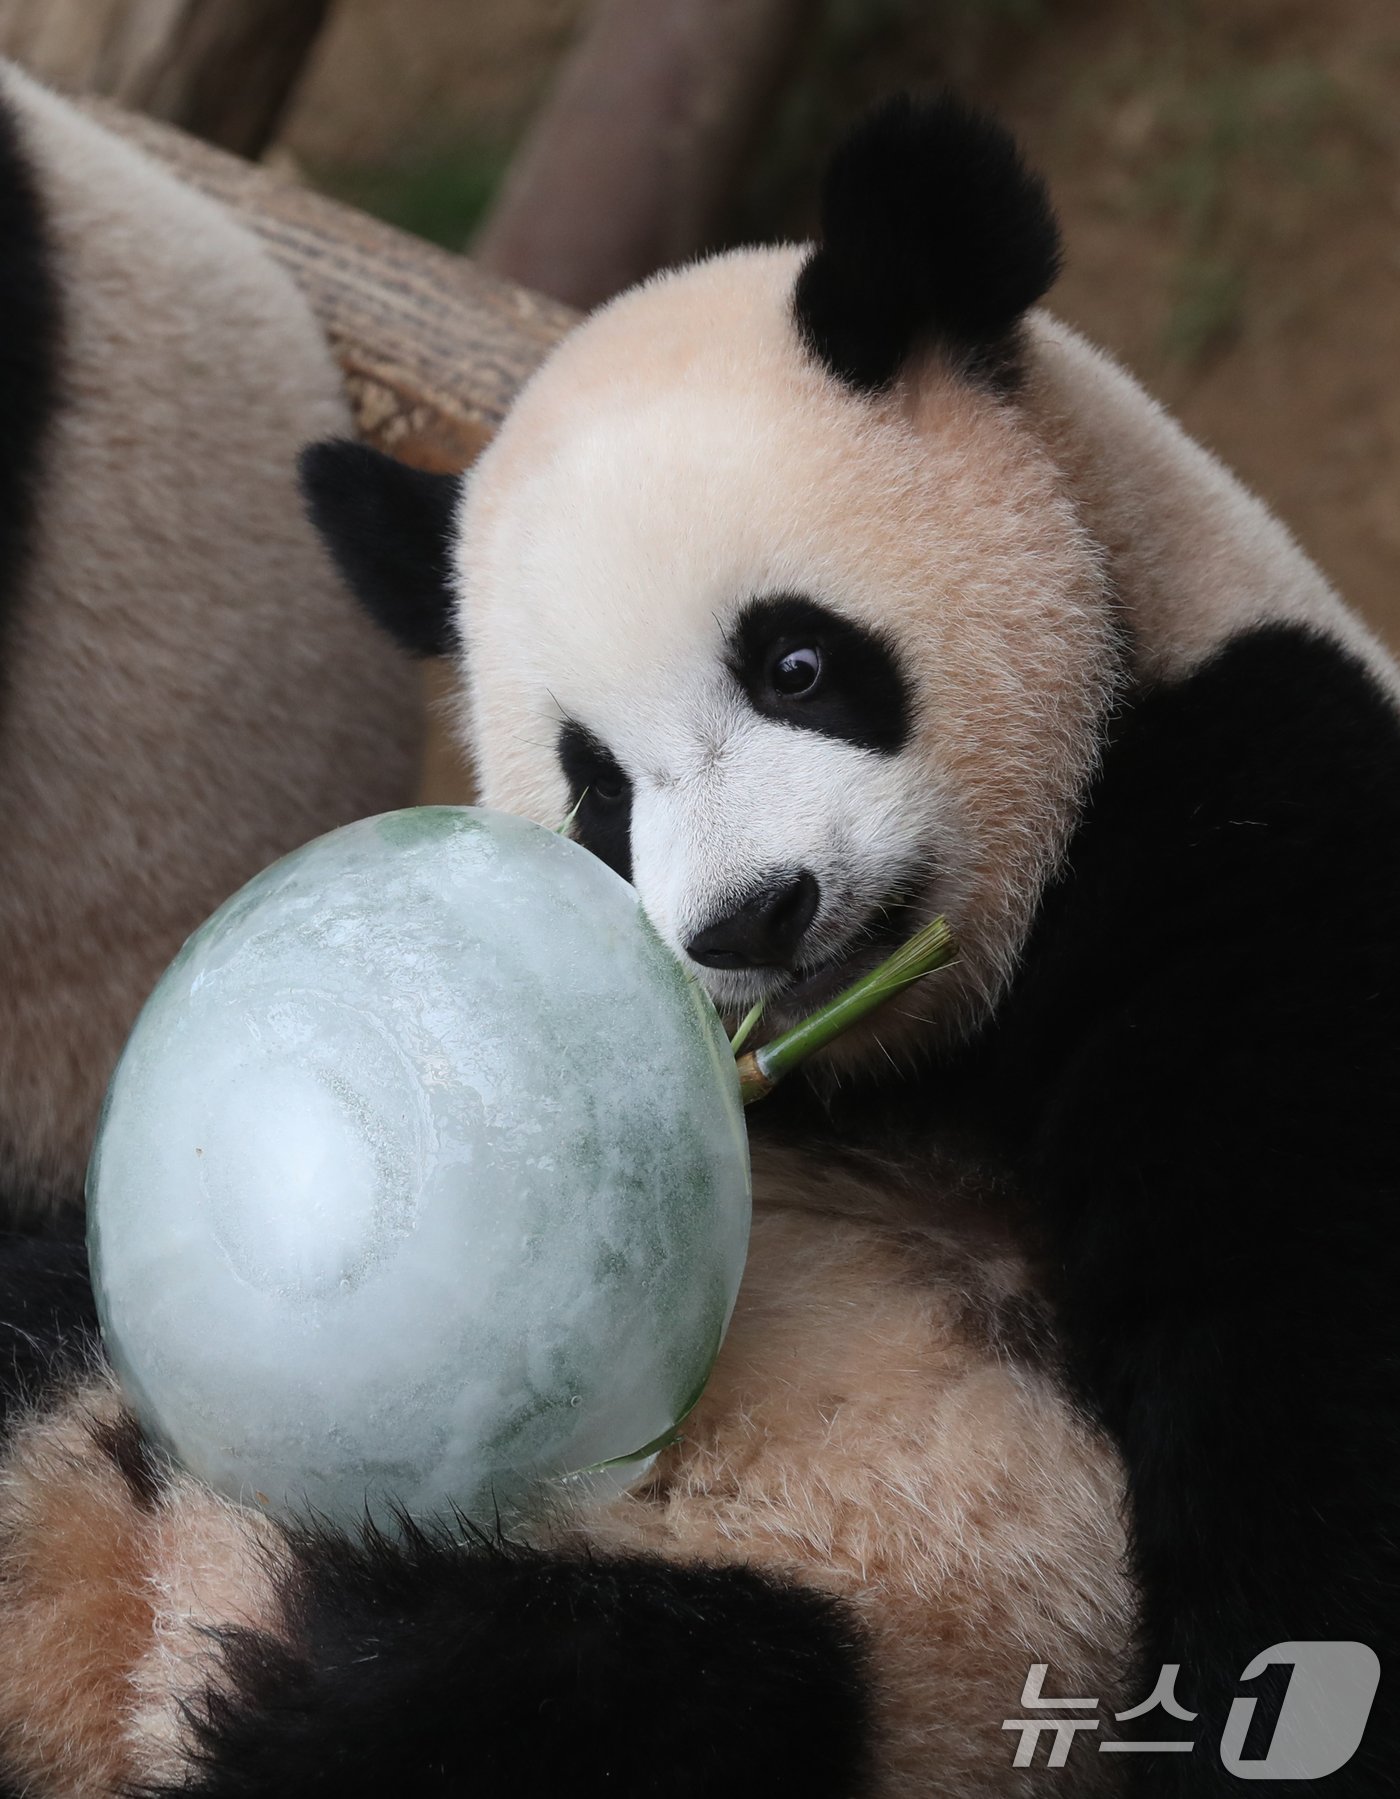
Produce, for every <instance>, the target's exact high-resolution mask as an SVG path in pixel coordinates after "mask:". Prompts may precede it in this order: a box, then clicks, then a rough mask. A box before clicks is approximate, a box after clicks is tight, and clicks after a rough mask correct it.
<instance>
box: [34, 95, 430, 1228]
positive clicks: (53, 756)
mask: <svg viewBox="0 0 1400 1799" xmlns="http://www.w3.org/2000/svg"><path fill="white" fill-rule="evenodd" d="M0 110H2V111H3V118H4V143H3V155H4V163H5V168H4V171H3V173H4V187H5V194H6V199H5V209H6V210H5V214H4V217H3V219H0V232H3V233H4V249H5V255H6V268H5V277H4V287H3V290H0V306H3V308H4V310H5V314H6V316H5V341H4V350H3V357H4V363H3V373H4V378H5V381H6V398H7V400H8V399H9V397H10V393H11V391H12V390H13V391H14V392H16V393H23V394H24V395H25V396H26V399H27V403H26V404H25V405H23V407H22V408H16V410H15V411H14V412H12V413H11V414H10V419H9V427H8V436H7V439H6V444H5V462H4V468H3V486H4V495H5V497H4V514H3V524H4V536H5V556H4V563H3V567H0V579H3V583H4V591H3V594H0V681H2V682H3V697H0V844H3V846H4V847H3V864H0V866H2V867H3V874H0V969H3V970H4V979H3V980H0V1205H3V1217H4V1218H5V1219H7V1220H9V1221H11V1222H13V1221H15V1220H17V1219H18V1220H21V1221H24V1222H26V1223H35V1222H42V1221H43V1220H44V1219H46V1218H47V1219H52V1218H54V1216H55V1215H56V1214H58V1213H61V1212H67V1214H68V1216H69V1217H70V1219H71V1218H74V1217H76V1216H77V1212H78V1209H79V1207H80V1205H81V1198H82V1183H83V1175H84V1170H85V1167H86V1161H87V1151H88V1146H89V1143H90V1140H91V1134H92V1128H93V1124H94V1122H95V1119H96V1115H97V1107H98V1105H99V1103H100V1101H101V1097H102V1093H103V1091H104V1089H105V1087H106V1083H107V1077H108V1074H109V1073H110V1071H111V1068H112V1065H113V1063H114V1061H115V1058H116V1053H117V1051H118V1049H119V1048H120V1046H121V1043H122V1040H123V1038H124V1036H125V1034H126V1031H127V1030H128V1028H129V1027H130V1025H131V1022H132V1020H133V1018H134V1017H135V1014H136V1011H137V1008H138V1007H139V1006H140V1004H141V1002H142V1000H143V999H144V998H145V996H146V993H147V992H148V991H149V989H150V987H151V986H152V984H153V983H154V980H155V977H156V976H157V975H158V974H159V972H160V970H161V969H162V968H163V967H164V966H165V964H166V962H167V961H168V960H169V959H170V957H171V955H172V954H173V953H174V951H175V950H176V949H177V948H178V946H179V944H180V943H181V941H182V940H183V939H184V937H185V936H186V935H187V934H188V933H189V931H190V930H191V929H192V928H193V927H194V925H195V924H197V923H198V922H199V921H200V920H201V919H202V918H203V917H204V916H205V915H206V914H207V913H208V912H210V911H212V910H213V908H214V907H215V906H216V905H217V904H218V903H219V902H220V901H221V900H222V899H223V898H225V897H226V896H227V895H228V894H229V893H230V892H232V891H233V890H234V888H236V887H237V886H239V885H240V884H241V883H242V882H243V881H245V880H246V879H248V877H249V876H250V875H252V874H253V873H255V872H256V871H257V870H258V869H259V868H261V867H263V866H264V865H265V864H266V863H267V862H268V861H270V860H273V859H275V858H276V857H277V856H279V855H281V854H283V853H285V852H286V851H287V850H288V849H291V848H293V847H294V846H295V845H297V844H299V843H302V842H304V841H305V840H306V839H307V838H308V837H312V836H315V835H316V834H317V833H318V832H319V831H322V830H326V829H328V828H329V827H330V826H331V825H334V824H339V823H342V822H343V821H344V820H346V819H348V818H351V817H354V816H356V815H358V814H359V813H361V812H363V811H366V810H369V811H373V810H378V809H382V808H384V807H386V806H389V805H392V804H396V803H402V801H403V800H404V798H405V797H406V796H407V795H408V794H409V793H410V792H411V789H412V783H413V780H414V778H415V757H416V750H417V732H418V728H419V726H418V715H417V706H416V696H415V692H414V684H413V681H412V676H411V673H410V672H409V671H406V670H405V669H404V668H403V667H402V665H401V664H399V663H397V662H396V661H395V660H394V659H393V658H392V657H389V656H386V654H385V652H384V647H383V644H382V642H380V641H378V640H376V638H375V635H374V633H373V632H372V631H371V630H369V629H368V628H367V627H366V626H365V624H364V623H363V621H361V620H360V619H357V618H350V617H347V616H346V610H345V605H344V598H343V594H342V592H341V590H340V588H339V586H338V584H337V582H336V580H335V577H334V572H333V570H332V569H331V568H330V566H329V565H328V564H327V562H326V559H325V557H324V555H323V553H322V552H321V551H320V549H319V546H318V545H317V544H316V542H315V540H314V537H313V535H312V533H311V532H310V530H309V528H308V527H307V525H306V523H305V520H304V518H303V517H302V516H301V515H300V512H299V508H298V503H297V496H296V489H295V485H294V480H293V473H292V471H293V468H294V464H295V458H296V453H297V449H298V447H299V445H300V444H301V443H302V442H304V441H305V438H306V434H307V432H308V431H316V430H320V429H326V430H330V431H343V430H345V429H346V428H347V424H348V418H347V412H346V407H345V403H344V400H343V398H342V396H341V392H340V383H339V378H338V375H337V372H336V370H335V367H334V364H333V363H332V361H331V358H330V355H329V352H328V351H327V349H326V346H325V343H324V340H323V339H322V337H321V335H320V332H319V329H318V327H317V326H316V324H315V322H314V320H313V319H312V317H311V315H310V312H309V310H308V308H307V307H306V305H305V303H304V301H303V300H302V299H301V297H300V296H299V295H298V294H297V292H296V290H295V288H294V287H293V286H292V284H291V282H290V280H289V279H288V277H287V276H286V275H284V274H283V273H282V272H281V271H280V270H279V269H278V268H277V267H276V265H275V264H274V263H273V262H272V261H271V259H270V257H269V256H268V255H267V254H266V252H265V251H264V250H263V249H262V248H261V247H260V246H259V245H258V244H257V243H256V242H255V241H254V240H253V239H252V237H251V236H250V235H249V234H248V233H247V232H246V231H244V230H242V229H241V228H239V227H238V226H237V225H235V224H234V223H233V222H232V221H231V220H230V219H228V218H227V217H226V216H225V215H224V214H223V213H222V212H221V211H220V210H219V209H218V208H217V207H216V206H214V205H212V204H210V203H209V202H207V201H205V200H203V199H201V198H200V197H198V196H197V195H195V194H193V193H191V192H190V191H189V190H188V189H186V188H183V187H181V186H180V184H179V183H178V182H176V181H174V180H173V179H172V178H171V177H170V176H168V175H166V174H164V173H163V172H161V171H158V170H157V169H155V168H154V167H153V166H151V165H150V164H149V163H148V162H146V161H145V159H143V158H142V157H141V156H139V155H138V154H136V153H135V152H134V151H132V150H131V149H129V148H128V147H127V146H125V145H124V144H122V143H120V142H119V141H118V140H116V139H115V138H113V137H112V136H111V135H110V134H109V133H107V132H105V131H103V130H101V129H100V128H99V127H98V126H97V125H95V124H93V123H92V122H91V121H90V120H88V119H85V118H84V117H82V115H81V114H79V113H77V112H76V111H74V109H73V108H72V107H71V106H69V105H68V104H66V103H65V102H63V101H60V100H59V99H57V98H56V97H55V96H53V95H51V94H48V93H46V92H45V91H44V90H43V89H41V88H39V87H38V86H36V85H35V84H34V83H33V82H31V81H28V80H27V79H26V78H24V77H23V76H21V75H20V74H18V73H17V72H16V71H14V70H13V69H8V68H4V69H0Z"/></svg>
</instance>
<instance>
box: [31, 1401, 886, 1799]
mask: <svg viewBox="0 0 1400 1799" xmlns="http://www.w3.org/2000/svg"><path fill="white" fill-rule="evenodd" d="M0 1604H2V1605H3V1612H4V1617H3V1630H0V1770H2V1771H0V1792H5V1793H6V1795H7V1799H8V1794H9V1793H10V1792H15V1793H23V1794H25V1795H26V1796H27V1799H37V1796H39V1795H54V1796H55V1799H57V1796H58V1795H63V1796H64V1799H75V1796H81V1799H105V1796H107V1795H116V1794H119V1793H126V1792H129V1791H131V1790H133V1789H138V1788H139V1790H140V1791H142V1792H143V1793H151V1794H156V1793H162V1794H163V1793H169V1794H171V1795H174V1794H175V1793H182V1794H189V1793H198V1794H202V1795H207V1796H212V1795H235V1794H236V1795H239V1796H240V1799H245V1796H249V1795H267V1796H269V1799H271V1796H274V1795H284V1794H285V1795H290V1794H297V1795H299V1796H300V1795H316V1794H322V1793H324V1794H327V1795H330V1794H335V1795H336V1796H337V1799H347V1796H349V1795H355V1794H376V1795H377V1794H386V1793H394V1794H398V1793H404V1792H413V1793H418V1794H427V1793H441V1794H444V1795H448V1794H459V1793H460V1794H466V1793H469V1792H476V1791H480V1790H488V1791H509V1792H511V1793H519V1794H533V1793H540V1794H545V1793H549V1794H556V1793H559V1792H561V1791H566V1790H575V1791H589V1792H591V1791H595V1790H600V1791H601V1790H607V1791H609V1792H616V1793H618V1794H626V1795H632V1794H636V1795H642V1794H650V1793H657V1794H660V1793H666V1794H674V1793H681V1794H694V1795H697V1799H698V1796H699V1795H701V1794H710V1793H715V1792H726V1793H735V1794H744V1793H752V1794H754V1795H758V1794H769V1793H775V1792H794V1793H796V1792H802V1793H811V1794H830V1795H833V1796H835V1795H848V1794H851V1793H854V1792H856V1791H858V1790H859V1789H860V1786H861V1769H862V1765H863V1758H864V1755H865V1730H864V1726H865V1704H866V1702H865V1690H864V1667H863V1650H862V1647H861V1633H860V1630H859V1628H858V1626H857V1625H856V1624H855V1623H854V1621H853V1620H852V1618H851V1617H850V1616H849V1615H848V1614H847V1613H846V1612H845V1610H844V1608H842V1607H841V1605H840V1604H839V1603H838V1602H836V1601H834V1600H832V1599H830V1598H828V1597H827V1596H825V1595H824V1594H822V1593H820V1592H818V1591H816V1590H815V1589H812V1588H807V1587H802V1586H799V1585H797V1584H796V1583H793V1582H789V1581H784V1580H781V1579H778V1578H774V1577H772V1576H771V1575H766V1574H764V1573H761V1572H758V1571H756V1570H751V1569H748V1568H745V1567H742V1566H728V1567H724V1568H710V1567H704V1566H689V1565H683V1564H677V1563H668V1562H665V1561H662V1560H661V1559H659V1558H656V1557H645V1556H639V1555H635V1554H632V1555H629V1554H602V1553H597V1552H594V1551H592V1550H590V1549H589V1547H588V1546H587V1545H585V1544H580V1545H579V1546H578V1547H576V1548H575V1549H574V1550H572V1551H571V1552H568V1553H565V1552H560V1551H558V1550H555V1551H542V1550H531V1549H523V1548H512V1547H506V1546H503V1545H499V1544H492V1543H490V1542H487V1541H484V1540H483V1541H479V1542H477V1541H472V1542H466V1543H464V1542H463V1541H462V1540H461V1538H460V1535H449V1534H443V1535H435V1534H411V1533H410V1534H407V1535H405V1536H404V1537H402V1538H396V1539H394V1540H392V1541H391V1540H389V1539H386V1538H381V1537H377V1536H373V1535H370V1536H367V1537H365V1538H363V1539H361V1540H353V1541H352V1540H351V1539H350V1538H348V1537H346V1536H342V1535H338V1534H333V1533H329V1532H327V1533H324V1534H321V1533H315V1532H307V1533H286V1532H283V1531H281V1530H279V1529H277V1528H276V1527H275V1526H273V1525H271V1524H269V1523H268V1522H267V1521H265V1520H263V1519H261V1518H259V1517H258V1516H256V1515H255V1514H252V1513H249V1512H247V1511H244V1510H242V1509H240V1508H238V1507H235V1506H233V1505H230V1504H229V1503H227V1502H226V1501H223V1500H221V1499H219V1498H217V1497H216V1496H214V1495H213V1494H211V1493H209V1492H208V1491H207V1490H206V1489H204V1488H202V1487H200V1486H199V1485H198V1484H197V1483H195V1482H193V1481H190V1480H188V1479H186V1478H183V1477H173V1476H171V1475H170V1474H169V1473H168V1472H167V1471H164V1470H162V1469H161V1467H160V1466H159V1464H158V1463H157V1462H156V1461H155V1460H154V1459H153V1458H152V1457H151V1456H150V1455H149V1453H148V1452H147V1451H146V1449H145V1448H144V1446H143V1445H142V1443H141V1440H140V1436H139V1432H138V1431H137V1429H136V1427H135V1425H134V1423H133V1422H132V1421H131V1420H130V1419H129V1417H127V1416H126V1415H125V1414H124V1413H123V1411H122V1409H121V1405H120V1401H119V1398H118V1396H117V1395H116V1393H115V1391H114V1390H113V1389H112V1387H111V1386H110V1384H109V1383H108V1382H106V1381H105V1379H98V1380H96V1381H94V1382H93V1383H91V1384H89V1385H88V1386H86V1387H85V1388H83V1389H82V1390H81V1391H76V1392H74V1393H73V1394H72V1395H71V1396H70V1397H69V1399H68V1400H67V1402H66V1403H65V1404H64V1405H62V1406H61V1407H59V1408H57V1409H55V1410H52V1411H50V1412H48V1413H44V1414H39V1415H35V1416H33V1417H31V1418H29V1419H28V1420H27V1421H25V1422H23V1423H21V1424H20V1426H19V1427H18V1429H17V1430H16V1432H15V1433H14V1435H13V1436H12V1439H11V1441H10V1444H9V1447H8V1452H7V1455H6V1458H5V1462H4V1465H3V1471H2V1472H0ZM7 1780H8V1782H10V1783H12V1784H11V1785H9V1786H7V1785H6V1784H5V1783H6V1781H7Z"/></svg>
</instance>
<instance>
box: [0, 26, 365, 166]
mask: <svg viewBox="0 0 1400 1799" xmlns="http://www.w3.org/2000/svg"><path fill="white" fill-rule="evenodd" d="M330 7H331V0H0V54H4V55H7V56H11V57H13V58H14V59H15V61H16V62H19V63H22V64H23V65H24V66H25V67H26V68H29V69H31V70H32V71H33V72H34V73H35V74H36V75H38V76H39V77H40V78H41V79H42V80H44V81H48V82H51V83H52V84H53V85H54V86H56V87H60V88H65V89H67V90H68V91H69V92H71V93H97V94H106V95H107V96H108V97H109V98H111V99H114V100H119V101H120V102H121V103H122V104H123V105H124V106H129V107H132V108H134V109H136V110H138V111H140V112H146V113H150V114H152V115H153V117H155V118H158V119H164V120H166V121H167V122H168V123H169V124H172V125H178V126H180V127H181V128H182V129H183V130H185V131H192V132H194V133H195V134H196V135H197V136H199V137H204V138H208V139H209V141H210V142H211V143H215V144H219V145H222V147H223V148H225V149H227V150H234V151H237V153H238V154H239V155H240V156H258V155H261V153H262V151H263V150H264V149H265V148H266V146H267V145H268V143H270V142H271V140H272V136H273V134H274V132H275V131H276V129H277V126H278V123H279V122H280V120H281V117H282V114H283V111H284V109H285V107H286V104H287V101H288V99H289V97H290V95H291V92H292V89H293V87H294V86H295V85H296V80H297V77H298V76H299V75H300V73H301V71H302V68H303V67H304V65H305V63H306V59H307V57H308V55H309V54H310V51H311V47H312V45H313V44H314V43H315V41H316V38H317V36H318V35H319V33H320V30H321V27H322V25H323V24H324V23H325V21H326V17H327V15H328V14H329V12H330Z"/></svg>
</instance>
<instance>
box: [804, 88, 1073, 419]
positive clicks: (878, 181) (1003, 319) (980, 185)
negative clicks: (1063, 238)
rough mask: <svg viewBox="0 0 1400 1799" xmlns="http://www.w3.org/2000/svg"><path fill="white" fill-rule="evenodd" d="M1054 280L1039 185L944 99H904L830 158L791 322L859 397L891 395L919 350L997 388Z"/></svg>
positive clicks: (1017, 158) (1004, 134)
mask: <svg viewBox="0 0 1400 1799" xmlns="http://www.w3.org/2000/svg"><path fill="white" fill-rule="evenodd" d="M1059 267H1060V235H1059V228H1058V226H1057V225H1056V223H1055V215H1054V213H1053V211H1052V210H1051V207H1050V201H1049V197H1048V195H1047V193H1046V190H1045V185H1044V183H1043V182H1042V181H1041V179H1040V177H1039V176H1038V175H1035V174H1032V173H1031V171H1030V170H1029V169H1027V168H1026V166H1025V164H1024V163H1023V162H1022V160H1021V154H1020V151H1019V150H1018V149H1017V146H1016V142H1015V140H1014V138H1012V136H1011V135H1010V133H1009V132H1008V131H1007V130H1006V129H1005V127H1004V126H1002V125H1000V124H999V123H997V121H996V120H994V119H991V118H988V117H987V116H986V115H985V114H983V113H979V112H976V111H974V110H973V109H972V108H970V107H968V106H965V105H963V104H962V103H961V102H960V101H958V100H956V99H954V98H953V97H952V96H951V95H943V96H941V97H939V98H937V99H933V100H925V101H918V100H915V99H913V98H911V97H910V96H909V95H907V94H902V95H897V96H895V97H894V98H893V99H891V100H888V101H886V102H885V103H884V104H883V105H882V106H879V107H876V108H875V109H874V110H873V111H872V112H870V113H868V114H867V115H866V117H865V118H864V119H863V120H862V121H861V122H860V123H859V124H858V125H857V126H856V127H855V129H854V130H853V131H852V132H851V133H850V135H849V137H847V139H846V141H845V142H844V143H843V144H842V146H841V147H840V149H838V150H837V152H836V154H835V156H834V157H833V158H832V161H831V164H830V167H829V168H828V170H827V174H826V179H825V182H824V185H823V189H822V210H821V237H820V241H819V243H818V246H817V248H816V249H815V250H814V251H813V253H812V255H811V256H810V257H809V259H808V261H807V262H806V264H805V265H804V267H803V269H802V272H801V274H800V275H799V276H798V280H797V287H796V291H795V293H794V296H793V310H794V313H795V316H796V320H797V324H798V328H799V330H800V331H801V333H802V336H803V338H804V340H805V341H806V343H807V344H808V346H809V348H810V349H811V350H812V352H813V354H814V355H816V356H817V357H818V358H819V359H820V360H821V361H822V362H823V363H824V364H825V365H826V367H827V368H829V369H830V370H831V372H832V373H833V374H834V375H837V376H838V377H839V378H840V379H841V380H842V381H845V382H847V383H848V384H849V385H850V386H852V387H854V388H857V389H859V390H862V391H873V390H877V389H879V388H882V387H885V386H886V385H888V383H889V382H891V381H892V380H893V379H894V377H895V376H896V374H898V372H899V370H900V367H901V366H902V365H903V363H904V361H905V359H906V358H907V357H908V355H909V353H910V351H911V350H913V349H914V348H915V347H916V346H918V345H921V344H936V345H937V346H939V347H940V348H941V349H942V350H944V351H945V352H946V353H947V354H949V355H950V356H952V357H953V358H954V359H955V360H956V361H957V362H958V363H959V365H960V366H961V367H963V368H964V369H965V370H966V371H967V372H968V373H969V374H970V375H972V376H974V377H975V378H978V379H981V380H983V381H985V382H987V383H988V384H989V385H990V386H992V387H993V388H997V389H1007V388H1010V387H1014V385H1015V383H1016V380H1017V374H1018V370H1017V355H1016V328H1017V326H1018V324H1019V323H1020V320H1021V319H1022V317H1023V316H1024V314H1025V313H1026V311H1027V309H1028V308H1029V307H1031V306H1033V305H1034V304H1035V303H1036V301H1037V300H1039V299H1041V298H1042V297H1043V296H1044V295H1045V294H1046V293H1047V292H1048V291H1049V289H1050V287H1051V286H1052V284H1053V283H1054V280H1055V277H1056V275H1057V274H1058V273H1059Z"/></svg>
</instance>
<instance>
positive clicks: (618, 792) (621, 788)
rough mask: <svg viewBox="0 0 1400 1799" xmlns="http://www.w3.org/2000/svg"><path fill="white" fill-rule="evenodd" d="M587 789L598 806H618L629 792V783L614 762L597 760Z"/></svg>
mask: <svg viewBox="0 0 1400 1799" xmlns="http://www.w3.org/2000/svg"><path fill="white" fill-rule="evenodd" d="M587 791H588V793H589V794H590V795H591V797H592V798H593V799H595V800H596V801H597V802H598V804H599V805H600V806H619V805H621V804H622V802H623V800H625V799H626V798H627V795H628V794H629V793H630V792H631V785H630V783H629V782H628V779H627V776H626V775H625V774H623V772H622V770H621V769H620V768H619V767H618V766H617V764H616V763H615V762H612V763H607V762H599V764H598V766H597V767H596V768H595V769H594V771H593V776H592V778H591V780H590V781H589V783H588V788H587Z"/></svg>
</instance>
